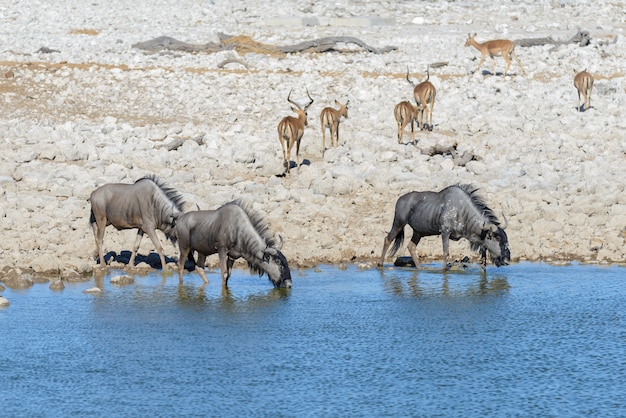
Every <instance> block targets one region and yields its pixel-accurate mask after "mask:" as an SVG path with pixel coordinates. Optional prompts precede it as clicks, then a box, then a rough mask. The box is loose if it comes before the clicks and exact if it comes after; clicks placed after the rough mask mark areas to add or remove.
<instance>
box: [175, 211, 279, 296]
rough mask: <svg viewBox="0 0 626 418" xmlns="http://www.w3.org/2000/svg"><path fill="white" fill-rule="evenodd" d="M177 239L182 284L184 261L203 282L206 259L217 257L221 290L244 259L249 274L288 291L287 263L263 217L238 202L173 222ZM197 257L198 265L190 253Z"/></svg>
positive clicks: (206, 280) (188, 215)
mask: <svg viewBox="0 0 626 418" xmlns="http://www.w3.org/2000/svg"><path fill="white" fill-rule="evenodd" d="M176 231H177V236H178V248H179V250H180V251H179V253H180V254H179V257H180V258H179V260H178V272H179V279H180V282H181V283H182V281H183V269H184V267H185V261H186V260H187V259H189V260H190V261H192V262H193V263H194V267H195V270H196V271H197V272H198V274H200V276H201V277H202V280H204V282H205V283H208V282H209V281H208V279H207V278H206V275H205V273H204V263H205V261H206V257H207V256H209V255H212V254H216V253H217V254H218V255H219V266H220V272H221V276H222V286H223V287H227V286H228V279H229V278H230V274H231V272H232V268H233V263H234V262H235V260H237V259H238V258H241V257H243V258H244V259H245V260H246V261H247V262H248V266H249V267H250V270H251V271H253V272H256V273H259V275H262V274H263V273H267V275H268V277H269V280H270V281H271V282H272V283H273V284H274V286H275V287H291V272H290V270H289V265H288V264H287V259H286V258H285V256H284V255H283V253H282V252H280V247H279V246H277V243H276V239H275V238H274V237H273V236H272V235H271V234H270V233H269V228H268V226H267V224H266V223H265V222H264V221H263V219H262V217H261V216H260V215H259V214H258V213H256V212H254V211H253V210H252V209H251V208H249V207H248V205H246V204H245V203H243V202H242V201H241V200H234V201H232V202H230V203H227V204H225V205H223V206H222V207H220V208H219V209H217V210H199V211H192V212H187V213H184V214H182V215H180V217H179V218H178V220H177V222H176ZM194 251H195V252H197V253H198V260H197V262H196V261H195V260H194V258H193V253H194Z"/></svg>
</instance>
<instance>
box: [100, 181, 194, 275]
mask: <svg viewBox="0 0 626 418" xmlns="http://www.w3.org/2000/svg"><path fill="white" fill-rule="evenodd" d="M89 201H90V202H91V216H90V220H89V221H90V223H91V225H92V227H93V233H94V236H95V238H96V252H97V254H98V257H99V260H100V264H102V265H104V249H103V240H104V229H105V228H106V227H107V226H108V225H113V226H114V227H115V228H117V229H118V230H119V229H134V228H137V238H136V240H135V244H134V246H133V252H132V255H131V257H130V260H129V262H128V265H129V266H131V267H132V266H134V262H135V256H136V254H137V250H138V249H139V244H140V243H141V238H142V236H143V234H144V233H146V234H148V236H149V237H150V240H152V243H153V244H154V247H155V248H156V250H157V252H158V253H159V257H160V258H161V268H164V267H165V257H164V256H163V246H162V245H161V242H160V241H159V238H158V237H157V235H156V230H157V229H158V230H161V231H163V233H164V234H165V236H166V237H167V238H168V239H169V240H170V241H172V243H176V230H175V228H174V226H175V225H176V219H177V217H178V215H179V214H181V213H182V211H183V207H184V201H183V197H182V195H180V194H179V193H178V192H177V191H176V190H174V189H173V188H171V187H168V186H166V185H165V183H163V182H162V181H161V180H159V179H158V178H157V177H156V176H153V175H152V176H146V177H143V178H140V179H139V180H137V181H136V182H135V183H134V184H122V183H109V184H105V185H103V186H100V187H99V188H97V189H96V190H94V191H93V192H92V193H91V196H90V198H89Z"/></svg>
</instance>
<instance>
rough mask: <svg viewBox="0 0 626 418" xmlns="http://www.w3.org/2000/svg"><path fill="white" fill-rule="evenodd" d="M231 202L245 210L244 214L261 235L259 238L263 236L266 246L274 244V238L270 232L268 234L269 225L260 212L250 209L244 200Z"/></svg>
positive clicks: (273, 245)
mask: <svg viewBox="0 0 626 418" xmlns="http://www.w3.org/2000/svg"><path fill="white" fill-rule="evenodd" d="M231 203H232V204H234V205H237V206H239V207H240V208H241V209H243V211H244V212H246V215H248V218H250V222H251V223H252V226H253V227H254V229H255V230H256V232H257V233H258V234H259V235H260V236H261V238H263V241H265V244H266V245H267V246H268V247H275V246H276V239H275V238H274V236H273V235H272V234H270V232H269V225H268V224H267V222H266V221H265V219H264V218H263V216H262V215H261V214H260V213H258V212H256V211H255V210H254V209H252V208H251V207H250V204H248V203H247V202H244V201H243V200H242V199H237V200H233V201H232V202H231Z"/></svg>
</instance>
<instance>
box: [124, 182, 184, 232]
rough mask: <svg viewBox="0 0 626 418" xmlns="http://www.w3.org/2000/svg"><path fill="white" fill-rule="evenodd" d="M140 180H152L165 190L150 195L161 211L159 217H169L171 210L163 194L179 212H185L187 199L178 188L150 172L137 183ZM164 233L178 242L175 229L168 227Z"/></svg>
mask: <svg viewBox="0 0 626 418" xmlns="http://www.w3.org/2000/svg"><path fill="white" fill-rule="evenodd" d="M140 181H151V182H152V183H154V184H155V185H156V186H157V187H158V188H159V190H161V191H162V192H163V195H161V194H154V193H153V194H152V195H150V200H151V203H152V204H153V206H154V207H155V208H157V210H159V211H160V212H161V216H160V218H159V219H167V212H169V209H170V208H169V207H168V205H167V204H166V202H165V201H164V200H163V196H165V198H166V199H167V200H168V201H169V203H171V204H173V205H174V207H175V208H176V209H177V210H178V211H179V212H183V209H184V207H185V200H184V199H183V195H181V194H180V193H179V192H178V191H177V190H176V189H174V188H173V187H170V186H168V185H167V184H165V182H164V181H163V180H161V179H159V178H158V177H157V176H156V175H154V174H150V175H147V176H145V177H142V178H140V179H139V180H137V181H136V182H135V184H137V183H139V182H140ZM172 232H173V233H172ZM163 233H164V234H165V236H166V237H167V239H168V240H170V241H171V242H172V243H174V244H176V240H177V237H176V233H175V230H172V231H171V232H170V231H169V230H168V229H166V230H164V231H163Z"/></svg>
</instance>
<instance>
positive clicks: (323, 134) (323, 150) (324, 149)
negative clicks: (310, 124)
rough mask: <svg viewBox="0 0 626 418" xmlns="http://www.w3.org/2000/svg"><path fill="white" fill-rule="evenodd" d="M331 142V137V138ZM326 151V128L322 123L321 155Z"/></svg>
mask: <svg viewBox="0 0 626 418" xmlns="http://www.w3.org/2000/svg"><path fill="white" fill-rule="evenodd" d="M331 142H332V138H331ZM325 153H326V128H325V127H324V125H322V156H324V154H325Z"/></svg>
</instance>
